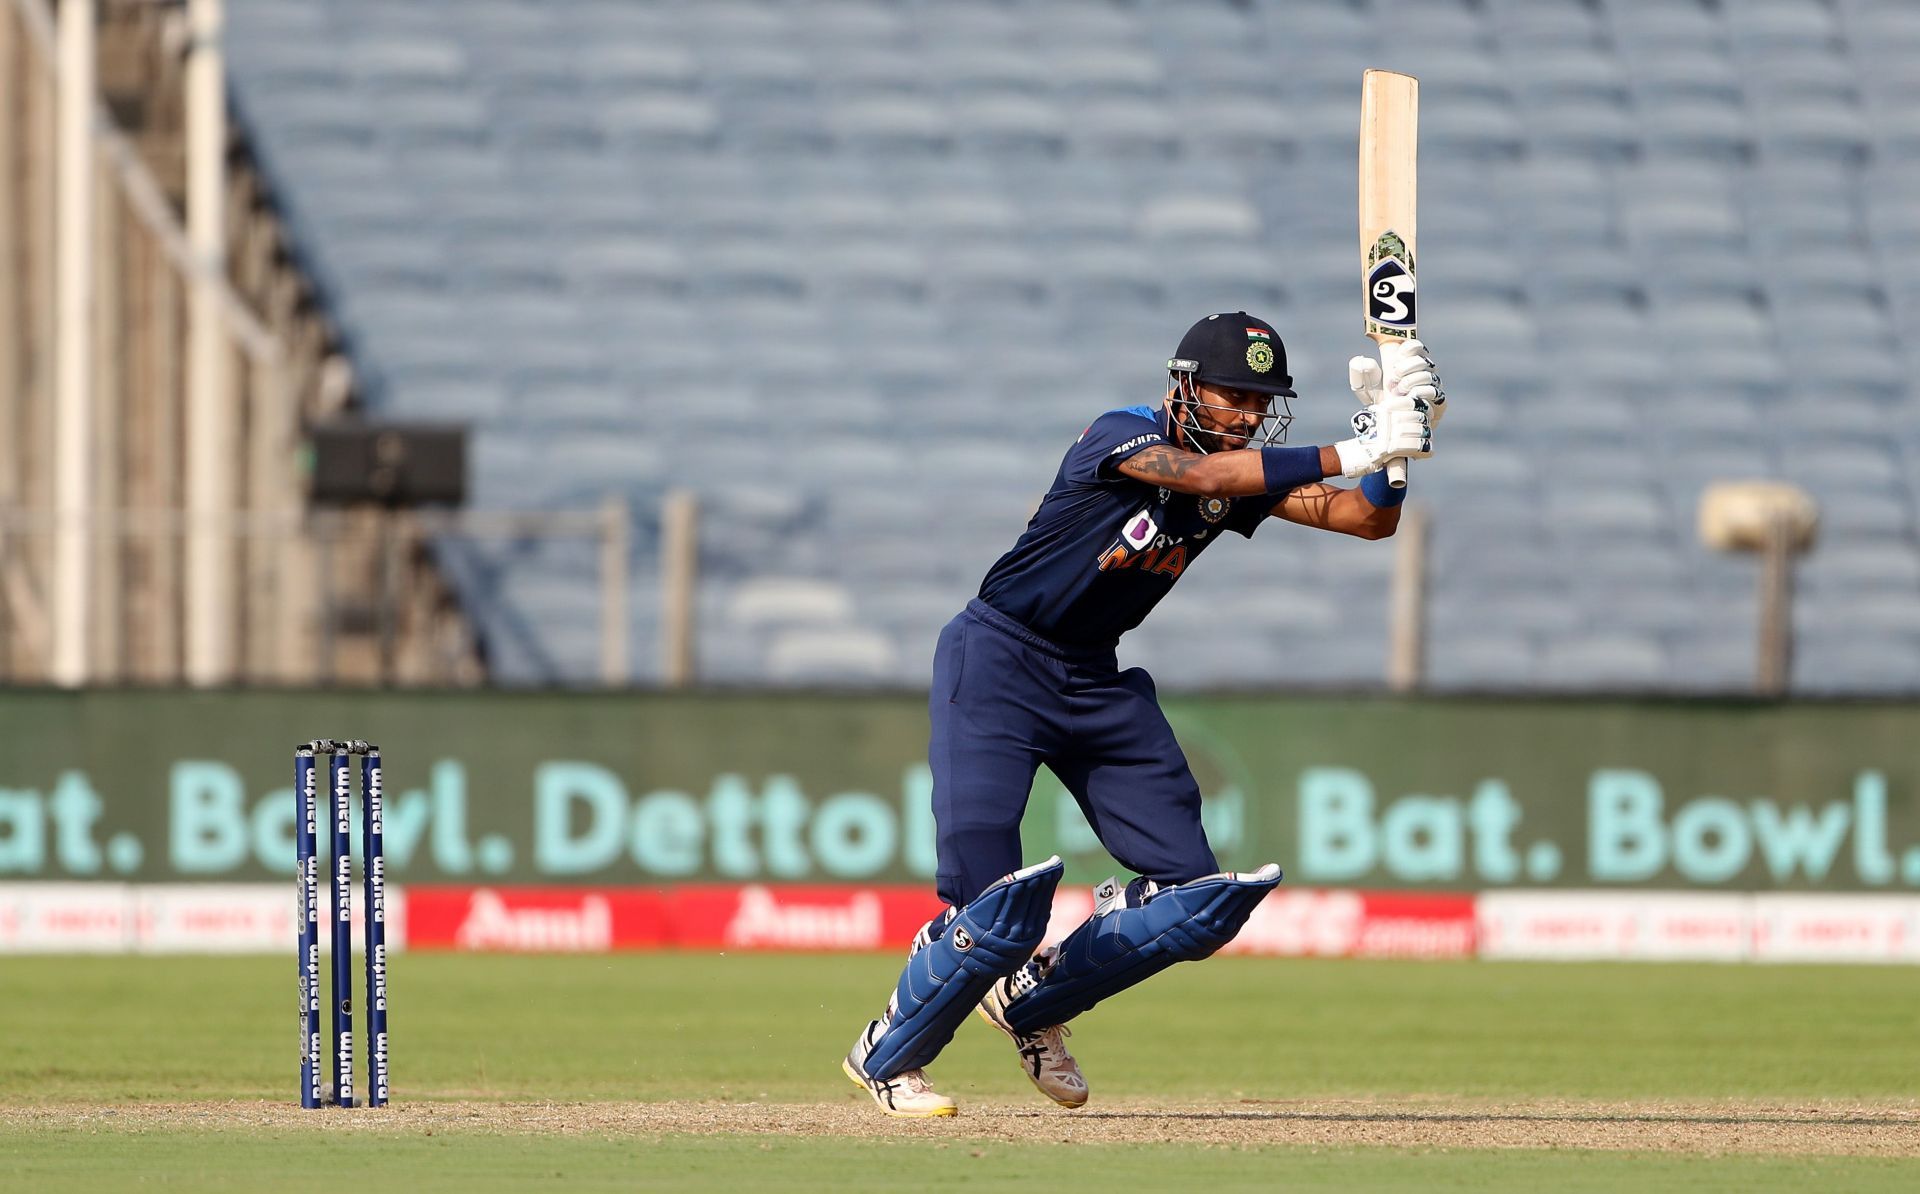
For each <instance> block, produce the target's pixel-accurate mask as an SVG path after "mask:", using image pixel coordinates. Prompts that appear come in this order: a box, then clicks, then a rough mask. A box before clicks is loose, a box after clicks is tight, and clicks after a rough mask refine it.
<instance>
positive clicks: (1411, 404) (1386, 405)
mask: <svg viewBox="0 0 1920 1194" xmlns="http://www.w3.org/2000/svg"><path fill="white" fill-rule="evenodd" d="M1361 359H1364V358H1358V357H1356V358H1355V360H1361ZM1367 363H1368V364H1370V365H1373V366H1374V368H1375V369H1376V370H1377V369H1378V368H1379V365H1378V364H1376V363H1375V362H1373V361H1368V362H1367ZM1355 392H1356V393H1357V392H1359V389H1358V387H1356V388H1355ZM1333 450H1334V452H1335V453H1336V454H1338V455H1339V457H1340V475H1341V476H1344V477H1364V476H1366V475H1367V474H1368V473H1371V472H1374V471H1376V470H1378V469H1380V468H1383V467H1385V465H1386V463H1387V461H1389V460H1392V459H1395V458H1396V457H1403V458H1405V459H1407V460H1421V459H1424V458H1426V457H1428V456H1431V455H1433V426H1432V424H1431V422H1430V421H1429V417H1428V413H1427V406H1426V403H1425V401H1423V400H1417V399H1414V398H1410V397H1408V396H1407V395H1404V394H1385V395H1383V396H1381V398H1380V399H1379V401H1377V402H1375V403H1374V404H1373V405H1372V406H1369V407H1367V409H1365V410H1363V411H1360V412H1358V413H1356V414H1355V415H1354V416H1353V438H1352V439H1343V440H1341V441H1340V442H1339V443H1337V444H1335V445H1333Z"/></svg>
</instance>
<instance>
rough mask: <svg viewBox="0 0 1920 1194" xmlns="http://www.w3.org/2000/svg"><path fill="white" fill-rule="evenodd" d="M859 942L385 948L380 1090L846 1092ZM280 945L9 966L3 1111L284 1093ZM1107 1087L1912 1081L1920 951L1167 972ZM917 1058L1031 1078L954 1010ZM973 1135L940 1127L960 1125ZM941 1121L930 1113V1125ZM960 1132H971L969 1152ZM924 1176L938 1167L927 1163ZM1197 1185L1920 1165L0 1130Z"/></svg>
mask: <svg viewBox="0 0 1920 1194" xmlns="http://www.w3.org/2000/svg"><path fill="white" fill-rule="evenodd" d="M897 966H898V963H897V960H896V959H894V958H891V957H882V956H872V955H852V956H777V955H723V956H708V955H626V956H613V957H502V956H466V955H430V954H413V955H401V956H399V957H397V958H396V959H395V960H394V964H393V968H392V975H391V981H392V990H393V1004H394V1010H393V1018H392V1041H393V1048H392V1055H393V1066H394V1075H395V1084H394V1085H395V1097H396V1099H397V1100H406V1101H418V1100H422V1099H434V1098H476V1099H499V1100H515V1099H520V1100H530V1099H553V1100H577V1099H584V1100H602V1099H607V1100H663V1099H734V1100H753V1101H774V1102H782V1101H784V1102H810V1103H811V1102H821V1101H834V1102H845V1101H846V1100H848V1099H850V1098H857V1097H858V1096H857V1094H856V1092H854V1091H853V1090H852V1088H851V1087H850V1086H849V1085H848V1084H847V1082H846V1080H845V1078H843V1077H842V1076H841V1075H840V1073H839V1071H838V1069H837V1064H836V1063H837V1060H838V1058H839V1056H840V1054H841V1053H842V1052H844V1051H845V1048H846V1045H847V1044H848V1042H849V1041H851V1039H852V1037H853V1034H854V1032H855V1031H856V1030H857V1029H858V1027H859V1025H860V1024H861V1023H862V1022H863V1021H864V1020H865V1018H866V1017H868V1016H870V1015H872V1014H874V1012H875V1011H876V1010H877V1009H878V1008H879V1007H880V1005H881V1004H882V1003H883V1002H884V1000H885V996H886V993H887V991H888V989H889V987H890V985H891V983H892V982H893V979H894V977H895V974H896V973H897ZM293 970H294V965H293V960H292V959H291V958H290V957H286V958H173V957H167V958H29V957H14V958H9V959H7V960H6V961H5V963H4V964H0V1008H4V1009H6V1011H7V1021H8V1023H7V1031H5V1032H4V1033H0V1105H4V1104H16V1105H17V1104H21V1103H38V1102H68V1101H72V1102H100V1101H106V1102H126V1103H129V1104H131V1103H140V1102H158V1103H170V1104H177V1103H182V1102H190V1101H192V1100H198V1099H214V1098H223V1099H229V1098H230V1099H268V1100H275V1101H282V1102H291V1101H292V1099H293V1096H294V1074H293V1062H294V1054H295V1042H294V1024H293V1019H294V1015H293V1013H294V999H293V986H294V983H293V978H294V975H293ZM1075 1028H1076V1036H1075V1038H1074V1044H1075V1046H1076V1048H1077V1050H1078V1051H1079V1053H1080V1056H1081V1057H1082V1060H1083V1061H1084V1063H1085V1064H1086V1067H1087V1069H1088V1072H1089V1075H1090V1076H1091V1077H1092V1079H1093V1082H1094V1088H1095V1091H1096V1096H1097V1097H1112V1098H1121V1099H1131V1100H1135V1101H1138V1100H1143V1099H1182V1100H1214V1099H1218V1100H1220V1101H1222V1102H1223V1103H1231V1102H1233V1101H1235V1100H1239V1099H1302V1098H1315V1097H1340V1096H1359V1095H1388V1096H1475V1097H1488V1098H1512V1099H1528V1098H1592V1099H1637V1098H1663V1099H1713V1098H1779V1099H1788V1100H1811V1099H1819V1098H1858V1099H1875V1098H1880V1099H1886V1098H1902V1099H1904V1098H1911V1097H1913V1096H1915V1095H1916V1093H1920V1079H1916V1077H1915V1075H1916V1074H1920V1043H1917V1042H1920V969H1914V968H1904V967H1885V968H1875V967H1844V968H1843V967H1833V968H1816V967H1745V966H1664V965H1591V966H1587V965H1552V964H1541V965H1530V964H1518V963H1505V964H1489V963H1391V962H1381V963H1372V962H1294V961H1273V960H1253V959H1219V960H1215V961H1211V962H1207V963H1205V964H1202V965H1195V966H1185V967H1179V968H1176V969H1175V970H1172V971H1169V972H1168V973H1167V974H1165V975H1163V976H1161V977H1159V978H1157V979H1155V980H1154V982H1153V983H1152V984H1151V985H1149V986H1147V987H1144V988H1142V989H1141V990H1139V991H1137V992H1133V993H1131V994H1129V995H1128V996H1126V997H1124V998H1121V999H1117V1000H1115V1001H1113V1002H1112V1003H1110V1004H1108V1005H1106V1006H1103V1007H1101V1008H1099V1009H1097V1010H1096V1011H1094V1012H1092V1013H1090V1014H1088V1015H1087V1016H1085V1017H1083V1018H1082V1020H1080V1021H1078V1022H1076V1025H1075ZM933 1073H934V1075H935V1077H936V1078H937V1079H939V1081H940V1084H941V1085H942V1087H943V1088H944V1089H946V1090H948V1091H949V1092H950V1093H953V1094H955V1095H957V1096H959V1097H960V1098H962V1100H965V1099H968V1098H973V1097H989V1098H1026V1099H1030V1098H1032V1097H1033V1096H1032V1092H1031V1091H1030V1089H1028V1088H1027V1087H1026V1084H1025V1082H1024V1081H1023V1079H1022V1078H1021V1077H1020V1075H1019V1074H1018V1073H1017V1072H1016V1071H1015V1069H1014V1067H1013V1066H1012V1065H1011V1064H1010V1063H1009V1060H1008V1057H1007V1049H1006V1045H1005V1042H1004V1040H1002V1039H1001V1038H999V1037H997V1036H996V1035H994V1034H992V1033H991V1032H990V1031H989V1030H986V1029H985V1028H984V1027H983V1026H980V1025H977V1024H970V1025H969V1026H968V1027H967V1028H965V1029H963V1030H962V1032H961V1033H960V1036H959V1038H958V1039H957V1040H956V1041H955V1042H954V1044H953V1046H952V1047H951V1048H950V1049H949V1050H948V1051H947V1053H946V1054H945V1055H944V1056H942V1058H941V1059H940V1061H939V1062H938V1064H937V1065H936V1066H935V1067H934V1069H933ZM960 1122H961V1123H963V1124H964V1120H963V1121H960ZM946 1135H947V1136H948V1137H949V1138H951V1137H952V1134H951V1133H947V1134H946ZM975 1154H978V1155H975ZM936 1162H937V1163H938V1164H937V1168H929V1167H930V1166H935V1163H936ZM1063 1171H1065V1172H1071V1173H1072V1174H1073V1182H1074V1184H1075V1185H1076V1186H1091V1185H1096V1184H1100V1183H1106V1184H1120V1183H1125V1184H1128V1185H1148V1186H1151V1185H1161V1186H1167V1187H1180V1186H1190V1185H1200V1184H1205V1185H1207V1186H1209V1187H1211V1188H1213V1189H1232V1188H1237V1187H1240V1186H1249V1187H1250V1186H1252V1185H1253V1184H1255V1183H1256V1182H1258V1183H1260V1184H1262V1185H1265V1186H1268V1187H1270V1186H1271V1185H1272V1183H1274V1182H1276V1181H1282V1182H1285V1183H1286V1184H1288V1185H1290V1186H1292V1187H1295V1188H1299V1189H1357V1188H1370V1187H1371V1188H1378V1187H1386V1186H1397V1187H1403V1188H1404V1187H1419V1188H1428V1189H1448V1188H1459V1189H1514V1190H1521V1189H1528V1190H1533V1189H1545V1188H1554V1189H1622V1188H1642V1189H1644V1188H1662V1187H1665V1188H1677V1187H1681V1186H1684V1187H1687V1188H1689V1189H1719V1188H1725V1189H1741V1190H1766V1189H1783V1190H1784V1189H1805V1188H1808V1187H1809V1186H1817V1187H1819V1188H1822V1189H1875V1188H1888V1189H1893V1188H1920V1163H1916V1162H1914V1161H1910V1160H1884V1159H1870V1158H1832V1157H1762V1156H1747V1157H1741V1156H1733V1157H1704V1156H1687V1155H1677V1154H1658V1155H1656V1154H1632V1153H1596V1152H1569V1151H1553V1150H1529V1151H1509V1152H1490V1151H1445V1150H1440V1151H1418V1150H1386V1149H1339V1150H1314V1149H1308V1148H1272V1147H1266V1148H1228V1147H1204V1146H1199V1145H1178V1144H1168V1145H1109V1144H1087V1143H1077V1144H1014V1143H1004V1142H994V1143H983V1144H975V1145H972V1146H969V1145H968V1144H967V1143H966V1142H965V1140H964V1139H957V1140H953V1142H949V1140H941V1141H938V1142H936V1141H933V1140H928V1141H913V1140H910V1139H907V1140H902V1139H894V1138H888V1139H873V1140H855V1139H840V1138H814V1139H807V1138H795V1137H774V1136H768V1137H754V1136H744V1137H677V1136H667V1137H644V1138H633V1137H624V1138H623V1137H606V1136H593V1135H568V1136H557V1135H538V1134H503V1135H495V1134H483V1133H479V1132H465V1131H459V1130H454V1131H452V1132H438V1133H436V1134H433V1135H426V1134H424V1133H401V1132H384V1131H373V1132H337V1131H336V1132H328V1131H327V1130H326V1129H325V1127H324V1126H317V1127H316V1130H314V1131H309V1132H298V1131H289V1130H286V1129H284V1128H279V1127H273V1128H264V1127H263V1128H258V1129H249V1130H242V1129H235V1130H232V1131H226V1132H221V1133H218V1134H217V1135H208V1134H206V1133H205V1132H204V1130H189V1129H184V1128H175V1129H149V1128H140V1129H138V1130H135V1129H132V1128H127V1129H117V1130H102V1129H100V1128H99V1127H98V1121H87V1123H86V1124H85V1125H84V1126H82V1125H79V1124H74V1125H72V1126H61V1127H57V1128H46V1127H40V1128H35V1129H32V1130H20V1129H13V1130H9V1129H7V1128H5V1127H3V1126H0V1188H21V1189H35V1190H42V1189H47V1190H52V1189H72V1190H93V1189H124V1188H127V1187H128V1186H129V1185H131V1184H134V1183H135V1182H136V1180H137V1181H138V1183H140V1184H147V1185H154V1186H165V1187H168V1188H174V1189H215V1190H217V1189H255V1188H261V1187H263V1186H265V1185H268V1184H271V1185H273V1186H274V1187H276V1188H287V1189H297V1188H304V1186H305V1185H307V1184H314V1185H317V1184H318V1183H319V1182H320V1181H322V1180H330V1181H335V1182H337V1181H339V1180H347V1179H351V1180H354V1181H357V1182H363V1183H364V1182H372V1181H385V1182H394V1181H396V1180H404V1181H405V1182H406V1184H407V1186H408V1187H409V1190H410V1194H412V1192H413V1191H428V1190H437V1189H509V1188H524V1187H525V1186H527V1185H532V1184H539V1185H544V1186H548V1187H550V1188H554V1189H568V1190H571V1189H597V1188H602V1187H608V1188H611V1187H614V1186H619V1187H621V1188H636V1187H639V1188H653V1189H696V1188H713V1189H719V1188H744V1187H747V1186H749V1185H773V1186H776V1187H778V1188H781V1189H812V1188H819V1189H827V1188H831V1189H834V1190H841V1191H844V1190H857V1189H869V1188H871V1189H897V1188H900V1186H901V1184H902V1175H903V1174H906V1173H909V1172H913V1173H921V1172H926V1173H933V1172H938V1173H940V1174H942V1175H944V1177H943V1183H944V1184H972V1183H975V1182H977V1183H979V1184H982V1185H984V1184H986V1183H988V1182H993V1183H996V1184H1001V1183H1005V1182H1006V1181H1008V1180H1010V1179H1011V1180H1018V1179H1020V1178H1022V1177H1027V1178H1029V1179H1030V1176H1031V1175H1032V1174H1034V1173H1036V1172H1063Z"/></svg>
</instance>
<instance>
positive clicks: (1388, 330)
mask: <svg viewBox="0 0 1920 1194" xmlns="http://www.w3.org/2000/svg"><path fill="white" fill-rule="evenodd" d="M1419 141H1420V80H1418V79H1416V78H1414V77H1413V76H1412V75H1403V74H1399V73H1397V72H1395V71H1390V70H1370V71H1367V72H1366V73H1365V74H1363V75H1361V76H1360V277H1361V281H1362V283H1363V286H1364V293H1363V296H1362V299H1361V302H1362V305H1363V309H1364V310H1365V312H1366V331H1367V335H1368V336H1370V337H1372V338H1373V340H1374V341H1375V343H1378V344H1383V345H1384V344H1386V343H1387V342H1389V341H1392V340H1400V341H1406V340H1411V339H1413V337H1414V324H1415V320H1416V318H1417V316H1418V310H1417V307H1416V304H1415V301H1414V266H1413V251H1414V235H1415V228H1414V225H1415V223H1416V221H1415V216H1414V208H1415V192H1416V185H1415V174H1416V170H1415V162H1416V159H1417V158H1418V157H1419ZM1387 483H1388V484H1389V485H1392V486H1393V487H1394V488H1395V489H1400V488H1403V487H1405V485H1406V483H1407V462H1406V461H1405V460H1394V461H1391V462H1389V463H1388V465H1387Z"/></svg>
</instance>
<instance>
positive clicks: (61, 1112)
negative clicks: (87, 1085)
mask: <svg viewBox="0 0 1920 1194" xmlns="http://www.w3.org/2000/svg"><path fill="white" fill-rule="evenodd" d="M321 1123H324V1124H325V1125H327V1127H328V1128H330V1129H331V1130H336V1131H345V1132H372V1133H383V1132H400V1133H408V1134H413V1133H419V1134H434V1133H440V1132H446V1133H487V1134H515V1133H536V1134H549V1133H550V1134H560V1135H596V1136H631V1135H641V1136H646V1135H665V1134H676V1133H690V1134H694V1135H747V1136H751V1135H794V1136H848V1137H861V1138H890V1137H910V1138H914V1139H920V1140H926V1139H932V1140H941V1141H951V1142H953V1143H954V1144H956V1145H959V1144H972V1143H978V1142H981V1141H988V1142H994V1141H1001V1142H1007V1143H1036V1142H1038V1143H1064V1144H1122V1143H1124V1144H1201V1145H1212V1146H1229V1147H1255V1146H1263V1145H1284V1146H1317V1147H1350V1146H1351V1147H1377V1148H1428V1149H1453V1148H1554V1149H1613V1150H1628V1151H1639V1152H1685V1153H1709V1154H1711V1153H1794V1154H1831V1155H1852V1156H1885V1157H1914V1156H1920V1100H1909V1101H1894V1102H1869V1103H1861V1102H1759V1101H1755V1102H1746V1101H1742V1102H1646V1101H1641V1102H1619V1103H1613V1102H1605V1103H1602V1102H1563V1101H1535V1102H1519V1103H1515V1102H1492V1101H1485V1102H1483V1101H1470V1100H1469V1101H1463V1100H1446V1099H1377V1100H1375V1099H1366V1100H1342V1101H1327V1100H1302V1101H1298V1102H1264V1101H1250V1100H1249V1101H1237V1102H1217V1103H1143V1102H1137V1101H1128V1102H1115V1103H1111V1104H1098V1105H1095V1106H1092V1107H1089V1108H1087V1109H1084V1110H1081V1111H1061V1110H1055V1109H1052V1108H1047V1107H1035V1106H1032V1105H1030V1104H1014V1103H995V1102H984V1101H976V1102H970V1103H968V1104H967V1105H966V1106H964V1107H963V1108H962V1109H961V1113H960V1115H958V1116H956V1117H954V1118H951V1119H938V1120H893V1119H887V1118H885V1117H883V1116H881V1115H879V1114H878V1113H877V1112H876V1111H875V1109H874V1107H873V1105H872V1104H871V1103H870V1102H868V1101H867V1100H866V1099H865V1098H864V1097H863V1096H860V1095H859V1094H858V1093H857V1092H851V1091H850V1092H849V1096H848V1098H847V1099H846V1100H845V1101H842V1102H836V1103H693V1102H675V1103H611V1102H595V1103H538V1102H479V1101H464V1100H462V1101H424V1102H404V1103H396V1104H394V1105H393V1106H390V1107H386V1108H383V1109H380V1110H355V1111H338V1110H326V1111H320V1112H303V1111H301V1110H300V1109H299V1108H296V1107H288V1106H285V1105H282V1104H277V1103H265V1102H198V1103H183V1104H168V1105H159V1104H151V1105H150V1104H137V1103H116V1104H76V1103H64V1104H40V1105H12V1106H8V1105H0V1132H5V1131H36V1130H39V1131H45V1130H62V1129H64V1130H80V1131H106V1132H151V1131H211V1132H221V1131H232V1130H258V1129H267V1130H271V1129H276V1128H289V1127H299V1128H302V1129H307V1130H311V1129H313V1128H314V1127H316V1126H317V1125H318V1124H321Z"/></svg>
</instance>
